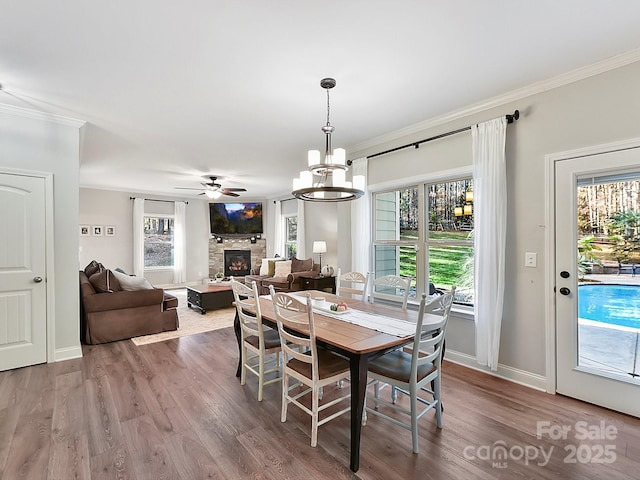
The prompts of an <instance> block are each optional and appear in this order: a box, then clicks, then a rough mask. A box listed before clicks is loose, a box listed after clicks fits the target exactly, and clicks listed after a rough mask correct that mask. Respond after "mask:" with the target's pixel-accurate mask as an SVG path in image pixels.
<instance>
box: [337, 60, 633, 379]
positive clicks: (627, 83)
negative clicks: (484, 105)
mask: <svg viewBox="0 0 640 480" xmlns="http://www.w3.org/2000/svg"><path fill="white" fill-rule="evenodd" d="M639 84H640V63H635V64H631V65H627V66H624V67H620V68H617V69H615V70H612V71H608V72H605V73H601V74H598V75H595V76H592V77H589V78H586V79H583V80H580V81H577V82H575V83H571V84H568V85H564V86H560V87H557V88H553V89H551V90H548V91H544V92H542V93H536V94H533V95H530V96H526V97H524V98H520V99H519V100H517V101H510V102H508V103H504V104H502V105H500V106H498V107H493V108H490V109H486V110H484V111H479V109H477V110H476V112H475V113H474V114H472V115H467V116H465V117H462V118H459V119H456V120H455V121H451V122H448V123H444V124H441V125H438V126H437V127H432V128H425V129H422V130H420V131H415V132H414V133H412V134H411V135H407V136H404V137H399V138H397V139H394V140H392V141H389V140H388V138H390V137H387V140H385V141H384V142H381V143H380V144H375V141H371V142H367V147H366V148H360V149H357V148H355V149H351V150H350V152H349V158H358V157H362V156H366V155H369V154H373V153H377V152H379V151H383V150H386V149H388V148H391V147H395V146H399V145H403V144H405V143H409V142H411V141H417V140H421V139H423V138H428V137H430V136H433V135H437V134H440V133H443V132H446V131H450V130H454V129H456V128H460V127H464V126H468V125H471V124H473V123H477V122H481V121H484V120H489V119H492V118H495V117H499V116H501V115H504V114H507V113H512V112H513V111H514V110H515V109H516V108H517V109H519V110H520V113H521V118H520V120H519V121H518V122H517V123H515V124H512V125H509V127H508V129H507V182H508V219H507V222H508V226H507V228H508V232H507V253H506V255H507V266H506V270H507V272H506V273H507V287H506V292H505V309H504V315H503V322H502V336H501V344H500V364H501V365H502V367H503V369H504V370H513V371H519V372H523V373H524V374H525V375H526V374H527V373H528V374H532V376H533V377H536V376H544V375H545V355H546V345H545V326H546V325H545V316H544V308H545V305H544V294H545V291H544V288H545V278H546V276H545V275H546V272H544V268H543V266H544V264H545V256H546V255H547V252H545V228H546V225H545V224H544V223H545V198H546V192H547V184H546V181H545V155H546V154H550V153H554V152H561V151H566V150H571V149H576V148H580V147H587V146H591V145H597V144H602V143H609V142H613V141H617V140H622V139H628V138H634V137H640V89H639V88H638V85H639ZM511 98H513V97H511ZM498 103H499V102H498ZM471 162H472V160H471V135H470V133H469V132H466V133H461V134H457V135H455V136H451V137H447V138H444V139H441V140H436V141H433V142H429V143H425V144H422V145H421V146H420V148H419V149H417V150H416V149H413V148H409V149H406V150H402V151H400V152H398V153H395V154H389V155H385V156H381V157H377V158H374V159H371V160H370V163H369V183H370V187H372V188H374V189H376V188H382V187H388V186H390V185H394V184H395V185H397V186H399V185H403V184H408V183H409V182H411V181H412V179H418V180H422V179H427V178H432V177H434V176H436V175H438V173H439V172H441V171H443V170H449V169H465V168H467V169H469V168H470V166H471ZM639 165H640V159H639ZM347 211H348V210H347V209H345V208H343V209H342V210H341V220H340V229H341V231H342V230H343V229H347V228H348V225H349V220H348V213H347ZM347 234H348V233H347V231H346V230H345V236H346V235H347ZM339 236H340V237H342V236H343V235H342V234H340V235H339ZM347 252H348V250H347V249H341V251H340V258H341V261H343V262H348V261H349V260H348V259H349V258H350V255H349V254H348V253H347ZM525 252H538V267H537V268H525V267H524V253H525ZM449 328H450V329H449V331H448V334H447V342H448V343H447V348H448V350H449V351H451V352H459V353H461V354H463V355H469V356H472V355H475V352H474V323H473V321H471V320H469V319H464V318H454V319H453V320H452V322H451V324H450V327H449Z"/></svg>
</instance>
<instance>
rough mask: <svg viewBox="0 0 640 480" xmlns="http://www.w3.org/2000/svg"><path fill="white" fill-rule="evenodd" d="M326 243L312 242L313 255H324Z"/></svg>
mask: <svg viewBox="0 0 640 480" xmlns="http://www.w3.org/2000/svg"><path fill="white" fill-rule="evenodd" d="M326 251H327V242H324V241H319V242H313V253H326Z"/></svg>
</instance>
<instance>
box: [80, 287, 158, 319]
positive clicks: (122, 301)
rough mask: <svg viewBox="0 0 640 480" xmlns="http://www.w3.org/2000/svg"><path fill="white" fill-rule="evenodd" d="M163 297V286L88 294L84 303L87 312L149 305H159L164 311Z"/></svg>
mask: <svg viewBox="0 0 640 480" xmlns="http://www.w3.org/2000/svg"><path fill="white" fill-rule="evenodd" d="M163 299H164V291H163V290H162V289H161V288H154V289H149V290H135V291H120V292H113V293H96V294H93V295H87V296H83V298H82V305H83V307H84V310H85V312H87V313H93V312H105V311H109V310H119V309H122V308H136V307H146V306H149V305H157V306H158V311H162V301H163Z"/></svg>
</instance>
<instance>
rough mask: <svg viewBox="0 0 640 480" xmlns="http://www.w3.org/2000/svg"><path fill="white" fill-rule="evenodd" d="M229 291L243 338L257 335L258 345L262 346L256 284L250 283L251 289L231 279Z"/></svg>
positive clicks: (260, 312) (262, 335) (260, 314)
mask: <svg viewBox="0 0 640 480" xmlns="http://www.w3.org/2000/svg"><path fill="white" fill-rule="evenodd" d="M231 289H232V291H233V299H234V303H235V305H236V312H238V318H239V320H240V328H241V329H242V331H243V333H244V335H243V336H244V337H247V336H250V335H257V336H258V337H260V344H263V342H262V339H263V337H264V330H263V328H262V311H261V310H260V302H259V301H258V297H259V294H258V287H257V285H256V282H251V287H248V286H247V285H245V284H243V283H240V282H238V281H236V280H235V279H233V278H232V279H231ZM247 309H249V310H252V311H255V314H250V313H247Z"/></svg>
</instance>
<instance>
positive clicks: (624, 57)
mask: <svg viewBox="0 0 640 480" xmlns="http://www.w3.org/2000/svg"><path fill="white" fill-rule="evenodd" d="M638 61H640V49H636V50H631V51H628V52H625V53H621V54H619V55H615V56H613V57H610V58H607V59H605V60H602V61H600V62H596V63H593V64H591V65H586V66H584V67H580V68H576V69H575V70H571V71H569V72H566V73H563V74H560V75H557V76H555V77H551V78H548V79H546V80H541V81H539V82H536V83H532V84H530V85H527V86H525V87H522V88H519V89H516V90H512V91H510V92H507V93H503V94H500V95H497V96H495V97H491V98H488V99H486V100H483V101H481V102H478V103H475V104H472V105H469V106H467V107H464V108H462V109H459V110H454V111H452V112H449V113H446V114H444V115H440V116H437V117H433V118H431V119H428V120H425V121H423V122H420V123H415V124H413V125H409V126H407V127H404V128H401V129H399V130H395V131H393V132H390V133H387V134H385V135H381V136H379V137H375V138H372V139H370V140H366V141H364V142H361V143H359V144H356V145H353V146H352V147H351V148H349V149H348V151H350V152H360V151H362V150H366V149H368V148H373V147H376V146H378V145H381V144H384V143H387V142H392V141H394V140H398V139H399V138H403V137H406V136H409V135H413V134H416V133H419V132H422V131H424V130H428V129H430V128H434V127H438V126H440V125H444V124H446V123H449V122H452V121H455V120H459V119H461V118H464V117H468V116H471V115H475V114H477V113H481V112H483V111H485V110H489V109H491V108H495V107H499V106H501V105H505V104H507V103H511V102H515V101H518V100H521V99H523V98H526V97H529V96H531V95H536V94H538V93H542V92H546V91H549V90H553V89H554V88H558V87H562V86H564V85H569V84H571V83H575V82H578V81H580V80H584V79H586V78H589V77H593V76H595V75H599V74H601V73H605V72H608V71H610V70H615V69H616V68H620V67H624V66H626V65H629V64H632V63H635V62H638Z"/></svg>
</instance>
